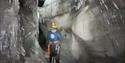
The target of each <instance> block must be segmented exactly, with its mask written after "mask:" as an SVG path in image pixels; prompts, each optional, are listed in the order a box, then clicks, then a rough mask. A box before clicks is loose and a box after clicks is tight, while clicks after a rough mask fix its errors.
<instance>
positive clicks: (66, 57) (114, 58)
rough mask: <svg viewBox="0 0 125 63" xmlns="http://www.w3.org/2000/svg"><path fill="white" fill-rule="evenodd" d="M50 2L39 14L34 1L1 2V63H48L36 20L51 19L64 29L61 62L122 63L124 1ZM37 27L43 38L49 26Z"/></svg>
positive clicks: (70, 0) (77, 0) (124, 17)
mask: <svg viewBox="0 0 125 63" xmlns="http://www.w3.org/2000/svg"><path fill="white" fill-rule="evenodd" d="M48 1H49V0H48ZM52 2H54V3H51V2H50V3H49V4H48V5H45V6H43V7H42V9H40V10H38V11H39V13H38V12H37V8H36V7H37V0H19V1H18V0H6V1H5V0H1V1H0V63H46V62H47V61H46V60H45V59H46V58H45V55H44V54H45V53H46V52H44V51H43V50H41V49H40V46H39V44H38V41H37V40H38V33H39V31H38V29H39V28H38V27H39V24H38V23H39V21H38V18H39V19H43V20H44V22H47V19H48V20H49V19H50V18H53V19H55V20H56V21H57V23H58V26H59V29H62V30H63V29H64V32H62V31H61V32H62V34H63V40H62V53H61V63H124V62H125V60H124V58H125V39H124V37H125V0H58V1H56V0H53V1H52ZM51 4H52V7H51ZM51 12H52V13H51ZM37 14H40V16H39V15H37ZM51 15H52V16H51ZM40 25H43V26H44V25H45V26H44V27H41V29H42V31H43V32H44V35H46V33H47V31H48V27H46V26H48V25H46V24H45V23H44V24H40ZM41 39H43V38H41ZM24 56H25V57H24ZM24 60H25V61H24Z"/></svg>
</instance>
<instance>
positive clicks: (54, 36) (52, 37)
mask: <svg viewBox="0 0 125 63" xmlns="http://www.w3.org/2000/svg"><path fill="white" fill-rule="evenodd" d="M47 39H48V40H49V41H51V42H54V41H59V40H61V39H62V36H61V33H60V32H58V31H56V32H51V31H49V32H48V33H47Z"/></svg>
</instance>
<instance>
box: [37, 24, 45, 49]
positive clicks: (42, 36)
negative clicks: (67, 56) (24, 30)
mask: <svg viewBox="0 0 125 63" xmlns="http://www.w3.org/2000/svg"><path fill="white" fill-rule="evenodd" d="M38 41H39V45H40V47H41V48H42V49H43V50H46V48H47V39H46V37H45V36H44V34H43V31H42V30H41V28H40V26H39V38H38Z"/></svg>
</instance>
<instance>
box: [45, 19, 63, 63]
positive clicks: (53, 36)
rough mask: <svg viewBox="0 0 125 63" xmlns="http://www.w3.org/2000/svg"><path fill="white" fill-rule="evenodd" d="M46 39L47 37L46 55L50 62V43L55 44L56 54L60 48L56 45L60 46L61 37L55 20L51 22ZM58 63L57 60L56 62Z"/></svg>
mask: <svg viewBox="0 0 125 63" xmlns="http://www.w3.org/2000/svg"><path fill="white" fill-rule="evenodd" d="M47 39H48V56H49V58H50V62H51V56H52V54H51V51H52V50H51V45H52V44H55V47H56V50H57V55H58V54H60V48H57V46H60V42H61V39H62V35H61V33H60V32H59V31H58V29H57V23H56V21H52V22H51V29H50V30H49V31H48V33H47ZM58 63H59V62H58Z"/></svg>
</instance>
